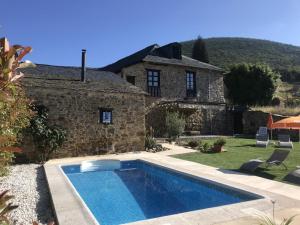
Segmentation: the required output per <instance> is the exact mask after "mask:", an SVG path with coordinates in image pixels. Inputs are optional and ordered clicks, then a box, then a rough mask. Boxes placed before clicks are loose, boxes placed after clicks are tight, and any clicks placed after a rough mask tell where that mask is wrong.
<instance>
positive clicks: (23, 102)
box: [0, 39, 32, 176]
mask: <svg viewBox="0 0 300 225" xmlns="http://www.w3.org/2000/svg"><path fill="white" fill-rule="evenodd" d="M0 42H1V46H0V176H1V175H4V174H6V172H7V166H8V165H9V164H10V163H11V162H12V160H13V157H14V154H13V153H14V152H15V151H16V150H17V151H19V148H17V147H16V145H17V144H18V141H19V140H20V131H21V130H22V129H23V128H25V127H27V126H28V125H29V120H30V118H31V116H32V113H31V110H30V104H29V100H28V99H27V98H26V96H25V93H24V91H23V90H22V88H21V87H20V86H19V85H18V83H17V81H18V79H19V78H20V77H22V76H23V74H22V73H20V72H19V71H17V69H18V68H24V67H28V66H32V64H31V63H27V62H24V63H21V62H20V61H21V60H22V58H23V57H24V56H25V55H26V54H27V53H29V52H30V51H31V48H30V47H23V46H20V45H14V46H9V44H8V42H7V40H6V39H1V41H0ZM3 43H4V44H3Z"/></svg>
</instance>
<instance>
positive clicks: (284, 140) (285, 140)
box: [278, 134, 293, 148]
mask: <svg viewBox="0 0 300 225" xmlns="http://www.w3.org/2000/svg"><path fill="white" fill-rule="evenodd" d="M278 146H279V147H280V148H293V142H291V139H290V135H286V134H279V135H278Z"/></svg>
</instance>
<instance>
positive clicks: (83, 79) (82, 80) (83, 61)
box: [80, 49, 86, 82]
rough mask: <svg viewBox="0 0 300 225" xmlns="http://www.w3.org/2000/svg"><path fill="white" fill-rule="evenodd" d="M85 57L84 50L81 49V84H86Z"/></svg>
mask: <svg viewBox="0 0 300 225" xmlns="http://www.w3.org/2000/svg"><path fill="white" fill-rule="evenodd" d="M85 55H86V50H85V49H82V53H81V79H80V80H81V82H86V68H85Z"/></svg>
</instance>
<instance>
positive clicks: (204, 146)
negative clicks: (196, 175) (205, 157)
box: [198, 143, 211, 153]
mask: <svg viewBox="0 0 300 225" xmlns="http://www.w3.org/2000/svg"><path fill="white" fill-rule="evenodd" d="M198 150H199V151H200V152H202V153H210V152H211V146H210V145H209V144H208V143H204V144H200V145H199V146H198Z"/></svg>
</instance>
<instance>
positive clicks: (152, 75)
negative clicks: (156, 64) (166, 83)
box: [147, 70, 160, 87]
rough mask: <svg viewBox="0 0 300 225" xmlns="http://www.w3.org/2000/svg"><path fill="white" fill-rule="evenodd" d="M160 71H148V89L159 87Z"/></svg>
mask: <svg viewBox="0 0 300 225" xmlns="http://www.w3.org/2000/svg"><path fill="white" fill-rule="evenodd" d="M159 80H160V79H159V70H147V81H148V87H159V85H160V84H159Z"/></svg>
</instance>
